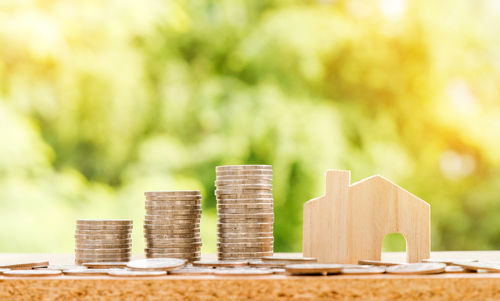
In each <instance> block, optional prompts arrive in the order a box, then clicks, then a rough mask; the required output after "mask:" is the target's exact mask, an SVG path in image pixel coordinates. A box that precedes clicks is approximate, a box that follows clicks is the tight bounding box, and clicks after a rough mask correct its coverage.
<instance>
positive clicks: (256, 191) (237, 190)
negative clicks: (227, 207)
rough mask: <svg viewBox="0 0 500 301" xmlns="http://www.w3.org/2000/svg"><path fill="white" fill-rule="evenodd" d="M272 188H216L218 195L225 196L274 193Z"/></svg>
mask: <svg viewBox="0 0 500 301" xmlns="http://www.w3.org/2000/svg"><path fill="white" fill-rule="evenodd" d="M272 193H273V192H272V189H269V188H266V189H263V188H261V189H258V188H243V187H241V188H236V187H235V188H224V189H221V188H217V189H216V190H215V195H216V196H225V195H233V194H234V195H238V196H246V195H258V196H261V195H272Z"/></svg>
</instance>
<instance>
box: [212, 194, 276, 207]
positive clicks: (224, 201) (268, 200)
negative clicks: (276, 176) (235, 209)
mask: <svg viewBox="0 0 500 301" xmlns="http://www.w3.org/2000/svg"><path fill="white" fill-rule="evenodd" d="M273 203H274V200H273V198H272V196H271V197H269V196H268V197H265V198H261V197H254V198H252V197H251V198H246V197H245V198H243V197H241V198H238V197H227V198H226V197H225V196H220V197H217V206H220V205H225V206H228V205H253V204H268V205H273Z"/></svg>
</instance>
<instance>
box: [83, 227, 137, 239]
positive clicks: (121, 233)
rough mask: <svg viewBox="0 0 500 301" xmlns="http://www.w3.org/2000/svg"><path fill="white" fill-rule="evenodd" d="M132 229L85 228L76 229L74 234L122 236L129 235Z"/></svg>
mask: <svg viewBox="0 0 500 301" xmlns="http://www.w3.org/2000/svg"><path fill="white" fill-rule="evenodd" d="M131 230H132V229H127V230H87V229H82V230H80V229H76V231H75V235H87V236H100V235H110V234H111V235H117V236H122V237H123V238H128V237H130V233H131V232H132V231H131Z"/></svg>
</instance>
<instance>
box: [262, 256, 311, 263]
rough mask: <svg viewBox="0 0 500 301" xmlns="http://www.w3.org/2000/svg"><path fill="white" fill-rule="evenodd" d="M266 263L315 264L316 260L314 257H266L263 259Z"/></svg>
mask: <svg viewBox="0 0 500 301" xmlns="http://www.w3.org/2000/svg"><path fill="white" fill-rule="evenodd" d="M262 261H264V262H294V263H314V262H316V261H317V260H316V258H312V257H291V256H277V255H273V256H264V257H262Z"/></svg>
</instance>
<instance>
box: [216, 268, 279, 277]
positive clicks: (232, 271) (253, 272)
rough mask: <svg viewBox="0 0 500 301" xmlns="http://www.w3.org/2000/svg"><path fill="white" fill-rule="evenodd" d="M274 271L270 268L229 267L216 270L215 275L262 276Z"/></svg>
mask: <svg viewBox="0 0 500 301" xmlns="http://www.w3.org/2000/svg"><path fill="white" fill-rule="evenodd" d="M272 273H273V271H271V270H270V269H251V268H245V269H238V268H229V269H216V270H215V271H214V275H217V276H261V275H271V274H272Z"/></svg>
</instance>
